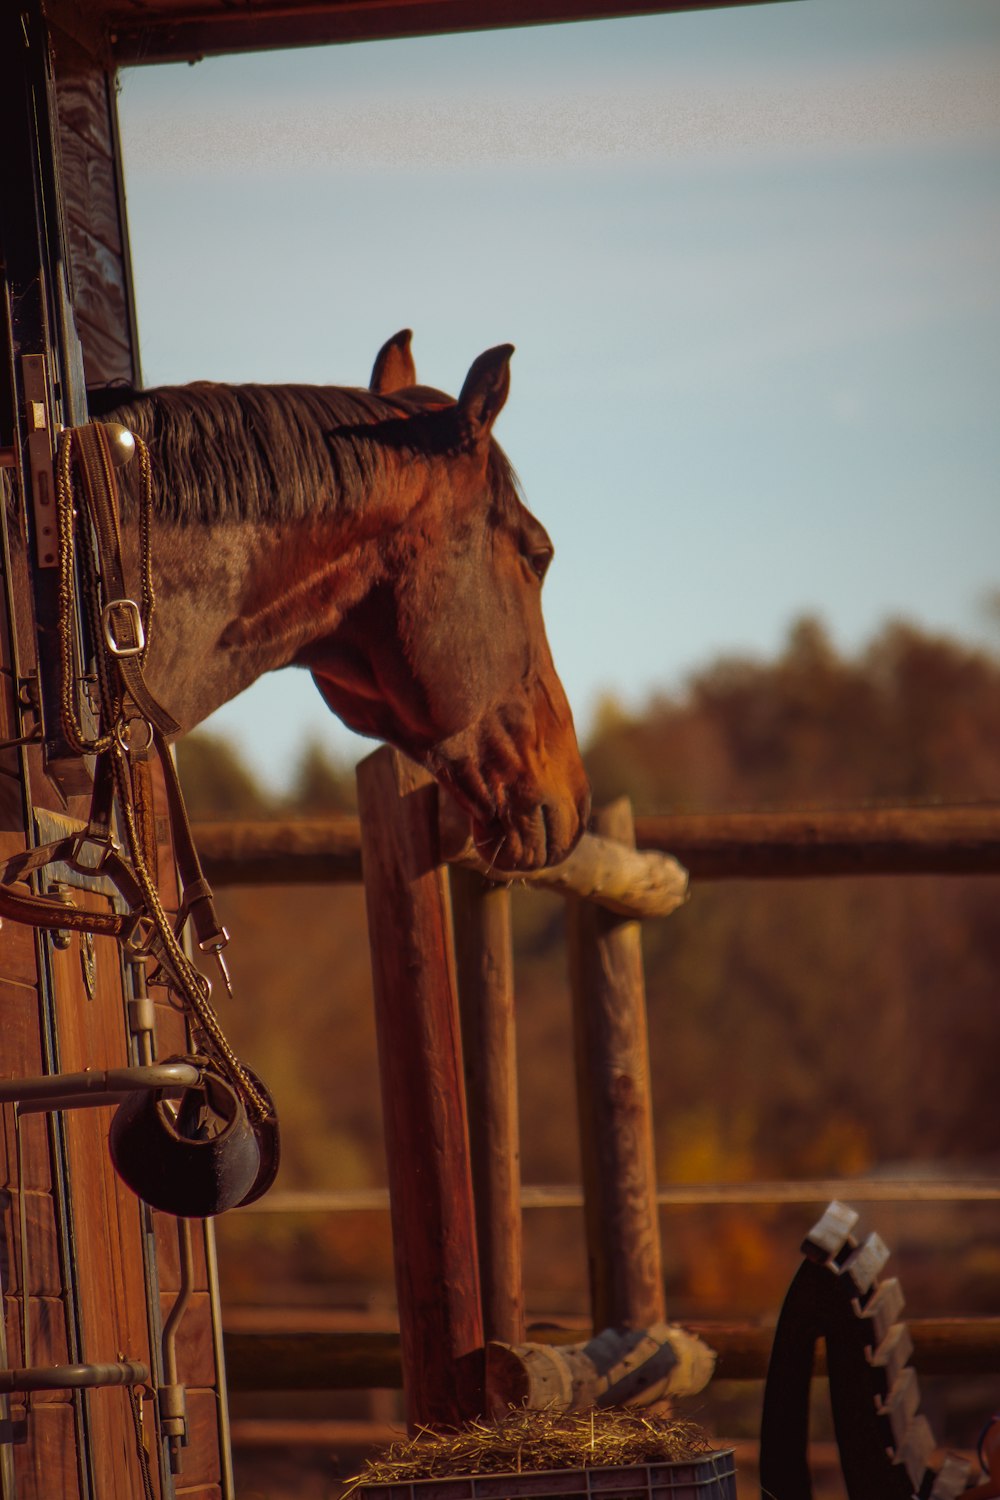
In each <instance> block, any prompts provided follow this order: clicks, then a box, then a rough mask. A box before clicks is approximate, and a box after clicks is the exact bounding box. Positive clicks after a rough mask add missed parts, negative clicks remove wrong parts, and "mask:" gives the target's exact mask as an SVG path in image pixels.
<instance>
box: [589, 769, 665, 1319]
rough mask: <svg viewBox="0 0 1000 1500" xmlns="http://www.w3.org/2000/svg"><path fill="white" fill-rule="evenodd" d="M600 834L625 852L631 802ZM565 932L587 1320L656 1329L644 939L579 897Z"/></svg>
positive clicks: (602, 816) (607, 816)
mask: <svg viewBox="0 0 1000 1500" xmlns="http://www.w3.org/2000/svg"><path fill="white" fill-rule="evenodd" d="M594 826H595V827H596V828H597V829H598V832H599V833H600V834H601V835H602V836H603V837H604V838H606V839H615V840H618V841H620V842H621V843H623V844H626V845H627V844H629V843H630V842H631V841H632V840H633V838H634V833H633V828H632V809H631V807H630V805H629V803H628V801H627V799H626V798H624V797H623V798H620V799H619V800H618V801H617V802H613V803H612V804H611V805H610V806H609V807H605V808H601V809H599V810H598V811H597V812H595V814H594ZM567 928H568V930H567V942H568V946H569V969H570V985H571V988H572V992H573V1036H574V1048H575V1055H576V1092H577V1112H578V1116H579V1128H580V1157H581V1165H582V1168H583V1192H584V1220H585V1223H586V1230H587V1259H588V1267H589V1272H590V1295H591V1316H592V1318H593V1323H594V1327H595V1328H598V1329H603V1328H621V1327H625V1328H650V1327H652V1326H653V1324H654V1323H661V1322H663V1320H664V1318H665V1317H666V1310H665V1306H664V1296H663V1271H662V1266H661V1261H660V1230H659V1220H658V1215H657V1206H656V1163H655V1160H654V1150H653V1110H652V1097H651V1091H650V1075H649V1039H648V1034H647V1025H646V985H645V979H644V977H643V968H642V939H641V931H640V927H639V924H638V922H632V921H626V920H624V919H623V918H621V917H617V916H615V915H614V914H613V913H612V912H608V911H604V910H602V909H601V908H600V907H598V906H595V905H594V904H593V903H592V902H585V901H582V900H581V899H580V898H579V897H574V898H573V899H572V900H571V901H570V902H569V903H568V906H567Z"/></svg>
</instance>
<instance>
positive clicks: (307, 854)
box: [194, 816, 361, 886]
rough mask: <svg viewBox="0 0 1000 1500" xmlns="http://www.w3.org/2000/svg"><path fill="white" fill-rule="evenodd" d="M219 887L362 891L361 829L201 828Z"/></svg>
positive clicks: (336, 824)
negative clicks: (326, 887) (324, 887)
mask: <svg viewBox="0 0 1000 1500" xmlns="http://www.w3.org/2000/svg"><path fill="white" fill-rule="evenodd" d="M194 836H195V842H196V843H197V845H198V853H199V854H200V856H201V862H202V864H203V866H204V869H205V874H206V876H207V877H208V879H209V880H210V881H211V883H212V884H213V885H218V886H225V885H359V884H360V883H361V823H360V820H359V819H358V818H356V817H353V816H343V817H341V816H337V817H326V818H296V819H295V820H294V821H289V820H284V821H281V822H273V823H270V822H269V823H263V822H262V823H249V822H240V823H195V824H194Z"/></svg>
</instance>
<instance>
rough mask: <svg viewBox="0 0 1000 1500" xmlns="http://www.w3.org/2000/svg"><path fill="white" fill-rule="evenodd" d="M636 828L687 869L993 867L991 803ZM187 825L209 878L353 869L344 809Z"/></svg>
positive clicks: (287, 881) (673, 818) (671, 817)
mask: <svg viewBox="0 0 1000 1500" xmlns="http://www.w3.org/2000/svg"><path fill="white" fill-rule="evenodd" d="M442 803H444V799H443V798H442ZM443 820H444V821H445V823H446V826H445V829H444V833H445V835H446V836H445V839H444V853H445V858H451V857H453V856H456V857H458V856H461V857H463V858H470V859H474V858H475V856H474V855H473V854H472V853H471V851H470V850H469V847H468V843H467V830H462V829H458V830H457V831H456V828H455V827H454V819H453V815H452V814H451V813H450V812H445V813H443ZM635 828H636V843H637V845H638V847H639V851H640V856H641V854H642V852H643V851H652V850H660V851H662V852H663V853H665V854H668V855H672V856H673V857H674V858H675V859H676V860H679V861H680V864H681V865H683V866H684V868H685V869H687V870H688V871H690V873H691V875H692V876H693V877H695V878H696V879H698V880H744V879H746V880H759V879H764V880H767V879H793V878H796V877H800V876H801V877H806V876H821V875H995V874H997V873H1000V805H998V804H996V803H987V804H983V805H981V806H977V805H969V806H961V807H958V806H951V807H882V808H871V807H864V808H843V809H839V810H837V811H835V812H803V811H798V810H792V811H790V812H743V813H698V814H686V813H665V814H658V815H656V816H647V817H638V818H636V820H635ZM195 836H196V839H197V842H198V848H199V851H200V853H201V856H202V862H203V864H204V866H205V873H206V874H207V876H208V878H209V880H211V881H212V883H213V884H214V885H219V886H223V885H295V884H299V885H305V884H317V883H323V882H353V883H355V884H357V883H359V882H360V880H361V831H360V826H359V822H358V819H357V818H355V817H349V816H346V815H345V816H338V817H329V818H306V819H302V820H297V821H296V822H294V823H291V822H285V823H197V824H195ZM581 848H582V850H583V854H582V855H581V856H580V857H579V858H578V859H577V865H576V866H575V867H574V866H573V865H572V864H571V861H567V865H570V869H569V872H568V874H567V871H566V865H561V866H556V868H555V870H554V871H545V872H541V873H536V874H535V875H534V876H532V877H530V878H531V880H532V881H533V883H536V884H538V883H548V884H549V885H553V886H554V887H555V888H556V889H566V888H567V882H568V883H569V887H570V888H571V887H572V882H573V880H574V879H575V878H576V876H575V875H574V869H578V868H579V867H580V865H581V862H582V863H586V856H587V851H588V849H590V850H591V853H593V845H591V844H589V843H588V840H587V838H586V836H585V838H584V839H583V840H582V841H581ZM463 850H464V854H463ZM572 858H573V856H571V860H572ZM560 872H561V873H560ZM560 882H562V884H560ZM626 889H627V887H626ZM584 894H586V892H584ZM594 894H595V899H599V898H600V897H599V893H594ZM675 904H676V903H675ZM635 914H636V915H642V913H641V912H636V913H635Z"/></svg>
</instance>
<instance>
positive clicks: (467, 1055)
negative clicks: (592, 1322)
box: [449, 865, 524, 1344]
mask: <svg viewBox="0 0 1000 1500" xmlns="http://www.w3.org/2000/svg"><path fill="white" fill-rule="evenodd" d="M449 881H450V885H451V907H452V922H453V928H454V934H455V963H456V969H457V974H458V998H459V1007H460V1011H461V1017H462V1051H463V1055H464V1059H465V1091H466V1100H467V1108H468V1115H469V1141H470V1146H471V1153H472V1186H473V1193H474V1196H475V1202H476V1232H477V1238H478V1243H479V1275H480V1281H481V1284H482V1299H483V1332H484V1334H485V1337H486V1340H487V1341H489V1340H490V1339H500V1340H502V1341H503V1342H504V1343H511V1344H519V1343H523V1341H524V1289H523V1273H522V1262H523V1254H522V1232H521V1151H520V1141H519V1133H518V1120H517V1057H516V1048H515V1035H514V955H513V950H512V943H511V925H510V894H509V892H508V891H506V890H505V889H504V888H503V887H502V886H497V885H493V884H491V883H490V881H488V880H484V879H483V877H482V876H481V875H479V874H477V873H476V871H475V870H463V869H461V868H460V867H459V866H457V865H454V866H452V868H451V870H450V871H449Z"/></svg>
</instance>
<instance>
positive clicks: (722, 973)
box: [180, 619, 1000, 1315]
mask: <svg viewBox="0 0 1000 1500" xmlns="http://www.w3.org/2000/svg"><path fill="white" fill-rule="evenodd" d="M585 755H586V760H587V763H588V767H589V770H590V774H591V778H592V783H593V787H594V794H595V800H596V801H601V800H606V799H609V798H611V797H614V796H617V795H619V794H621V793H627V794H628V795H629V796H631V798H632V799H633V803H634V806H635V809H636V811H637V812H669V811H671V810H681V809H683V810H685V811H689V810H690V811H693V810H700V811H713V810H722V809H734V808H762V807H771V808H778V807H799V808H805V807H810V808H817V807H832V806H837V805H838V804H841V805H855V806H856V805H858V804H861V803H866V802H883V803H892V804H900V803H926V802H931V801H942V802H966V803H968V802H973V803H975V802H983V801H990V800H995V799H997V798H998V797H1000V659H998V657H997V656H996V655H995V654H993V653H991V652H989V651H987V650H985V649H982V648H976V647H973V646H971V645H968V644H966V643H963V642H960V641H957V640H953V639H948V638H945V637H942V636H936V635H931V634H928V633H927V632H925V631H923V630H921V629H919V628H918V627H916V626H913V625H908V624H904V623H893V624H891V625H888V626H887V627H885V628H884V629H883V630H882V631H881V632H880V633H879V634H878V635H877V637H876V638H875V639H874V640H872V642H871V643H870V644H869V645H868V646H867V647H866V648H865V649H864V650H862V651H861V652H859V653H858V654H857V655H854V656H845V655H844V654H842V653H841V652H838V651H837V650H836V648H835V647H834V645H833V644H832V643H831V641H830V639H829V637H828V636H827V634H826V633H825V631H824V629H823V627H822V626H821V625H820V624H819V623H818V622H817V621H816V620H813V619H803V620H800V621H799V622H798V623H796V624H795V625H794V627H793V628H792V629H791V631H790V633H789V635H788V638H787V641H786V643H785V645H784V647H783V649H782V651H781V652H780V654H779V655H778V656H777V657H776V659H774V660H772V661H760V660H751V659H743V658H735V657H734V658H725V659H721V660H718V661H716V662H714V663H713V664H711V665H710V666H708V667H707V668H705V669H704V670H702V671H700V672H698V673H696V674H694V675H693V676H692V677H691V678H690V680H689V681H688V683H687V684H686V686H685V688H684V690H683V691H682V692H680V693H678V694H676V695H672V696H667V695H661V696H659V697H656V698H654V699H653V700H652V701H651V702H650V703H649V704H648V705H647V706H646V707H645V709H644V710H643V711H641V712H638V713H631V712H627V711H626V710H625V709H624V708H622V707H621V705H620V704H617V703H616V702H615V701H614V700H613V699H608V700H607V701H606V703H605V704H604V705H603V708H602V710H601V712H600V714H599V716H598V722H597V724H596V728H595V731H594V734H593V737H592V740H591V743H590V744H589V745H588V746H587V748H586V752H585ZM180 765H181V773H182V776H183V779H184V784H185V787H186V790H187V792H188V796H189V799H190V805H191V811H192V815H193V816H195V817H203V818H207V817H248V818H257V817H272V816H282V817H287V816H290V815H294V814H296V813H301V814H303V815H313V816H315V815H317V814H323V813H335V812H338V811H346V810H350V809H351V807H352V806H353V775H352V773H351V772H350V771H349V770H348V769H346V768H345V767H343V766H341V765H338V764H336V763H335V762H333V761H331V760H330V759H329V758H328V757H327V756H326V755H325V754H324V752H323V751H322V750H321V749H320V748H319V747H317V746H315V745H313V746H308V747H307V748H306V750H305V751H304V753H303V756H302V758H301V760H300V762H299V764H298V766H297V767H296V768H295V770H294V774H293V778H292V782H291V785H290V788H289V790H288V792H287V793H284V794H282V795H281V796H278V795H276V794H274V793H270V792H268V791H267V790H265V789H264V788H262V787H261V786H260V785H259V784H258V783H257V782H256V781H255V780H254V778H253V777H252V776H251V774H250V773H249V771H248V770H247V768H246V766H245V764H244V763H243V762H242V761H241V759H240V757H239V755H238V753H237V751H236V750H234V749H233V747H231V746H228V745H226V744H223V743H222V742H220V741H218V740H214V739H212V738H211V737H210V736H208V735H197V734H196V735H194V736H192V737H190V738H189V739H188V740H186V741H185V742H184V743H183V744H182V746H181V749H180ZM515 895H516V899H515V937H516V949H517V961H516V974H517V1005H518V1028H519V1037H518V1047H519V1069H520V1079H521V1098H522V1103H521V1110H522V1170H523V1178H524V1180H525V1181H526V1182H534V1183H542V1182H554V1183H558V1182H572V1181H576V1180H578V1174H579V1162H578V1155H577V1146H576V1124H575V1104H574V1100H573V1094H572V1066H571V1061H570V1060H571V1058H572V1043H571V1036H570V1029H569V1026H570V1022H569V1012H570V1008H569V997H568V991H567V985H566V977H565V950H564V944H563V908H562V903H561V901H559V900H558V899H557V898H552V897H546V896H544V895H541V894H539V893H537V892H525V891H522V892H520V893H515ZM221 896H222V903H221V904H222V906H223V910H224V920H225V921H226V923H227V925H228V927H229V929H230V931H231V932H232V934H233V944H232V946H231V948H230V953H231V955H232V958H231V962H232V967H233V970H234V975H235V980H236V986H237V995H238V996H239V997H240V1002H241V1003H240V1008H239V1010H238V1012H237V1014H236V1015H235V1016H233V1017H231V1018H230V1017H229V1016H227V1018H226V1019H227V1024H229V1027H230V1031H231V1034H232V1036H233V1040H234V1042H235V1043H236V1045H237V1046H238V1047H239V1048H240V1049H241V1050H242V1052H243V1053H244V1055H245V1056H246V1057H247V1059H248V1061H249V1062H250V1063H251V1064H252V1065H253V1066H255V1067H257V1068H258V1069H259V1071H260V1072H261V1073H262V1074H263V1076H265V1077H266V1079H267V1081H268V1083H269V1084H270V1085H271V1087H272V1089H273V1091H274V1093H275V1096H276V1098H277V1101H278V1104H279V1109H280V1113H281V1117H282V1123H283V1130H284V1159H283V1168H282V1178H281V1182H280V1184H279V1185H281V1186H284V1187H294V1186H302V1187H340V1188H347V1187H360V1186H365V1185H369V1184H375V1183H381V1182H383V1181H384V1162H383V1158H382V1147H381V1133H380V1123H379V1103H378V1082H377V1068H376V1062H375V1043H374V1029H373V1022H372V1007H371V993H370V983H369V977H368V953H367V939H366V935H365V921H364V900H363V893H362V892H361V891H360V890H356V889H349V888H343V887H341V888H333V889H325V890H319V889H303V888H295V889H285V890H267V891H264V890H245V891H237V890H231V891H225V892H222V893H221ZM643 940H644V951H645V960H646V979H647V993H648V1005H649V1017H650V1046H651V1056H652V1069H653V1077H654V1096H655V1110H656V1122H657V1124H656V1144H657V1157H658V1162H657V1166H658V1174H659V1179H660V1181H661V1182H671V1181H674V1182H676V1181H695V1182H712V1181H718V1182H731V1181H740V1180H750V1179H754V1178H776V1177H816V1176H826V1175H830V1176H838V1175H842V1174H851V1173H860V1172H865V1173H868V1172H878V1171H888V1172H893V1173H895V1174H897V1175H910V1174H912V1173H913V1172H914V1171H916V1170H932V1171H937V1172H953V1173H958V1174H961V1173H963V1172H966V1173H967V1172H972V1171H982V1170H985V1169H988V1168H989V1167H991V1166H992V1168H993V1169H994V1170H995V1168H996V1165H997V1162H998V1160H1000V1112H998V1111H997V1109H996V1105H995V1092H996V1082H995V1076H996V1069H997V1035H998V1028H997V1008H998V1007H997V1001H998V988H1000V986H998V976H1000V921H998V919H997V912H996V899H995V883H994V881H993V880H991V879H988V878H979V879H972V878H961V877H940V878H935V877H907V878H899V877H867V878H863V879H861V878H858V879H830V880H818V881H799V882H792V881H766V882H757V883H754V882H723V883H718V884H710V883H709V884H704V885H700V886H696V887H695V888H694V890H693V893H692V898H691V900H690V902H689V903H688V904H687V905H686V906H685V907H684V908H682V909H681V910H680V911H679V912H678V913H676V914H675V915H673V916H672V917H670V918H669V919H667V920H664V921H660V922H651V923H648V924H647V925H646V927H645V929H644V936H643ZM789 1212H790V1211H787V1210H786V1211H779V1210H760V1211H756V1210H755V1211H754V1212H748V1211H745V1210H735V1209H729V1210H723V1209H712V1210H706V1211H704V1212H700V1211H699V1212H692V1211H690V1210H688V1211H685V1212H681V1211H677V1210H674V1211H670V1213H669V1214H668V1215H666V1216H665V1221H664V1238H665V1256H666V1272H667V1276H668V1292H669V1295H670V1298H671V1302H670V1305H671V1307H672V1310H673V1311H674V1312H676V1313H677V1314H678V1315H682V1314H683V1311H684V1310H687V1313H688V1315H691V1314H692V1313H701V1314H703V1315H713V1314H715V1315H719V1314H728V1313H731V1312H739V1311H746V1310H755V1311H763V1310H766V1309H767V1308H773V1307H774V1306H776V1303H777V1301H778V1300H780V1295H781V1288H782V1287H783V1285H784V1284H785V1282H786V1281H787V1272H788V1266H789V1261H788V1256H787V1254H786V1255H785V1256H784V1258H781V1257H778V1260H777V1263H776V1249H775V1247H776V1245H779V1244H784V1246H785V1247H786V1249H787V1247H788V1246H789V1245H790V1246H791V1250H792V1255H793V1264H794V1250H795V1247H796V1245H797V1239H798V1238H800V1237H801V1234H800V1229H801V1221H802V1220H803V1219H804V1218H805V1217H807V1216H808V1214H809V1210H808V1209H802V1210H796V1211H795V1213H794V1214H792V1216H791V1220H789ZM881 1212H882V1217H881V1218H880V1221H879V1224H878V1227H879V1229H880V1232H882V1233H883V1237H884V1238H886V1239H888V1240H889V1242H890V1244H893V1246H894V1249H895V1248H899V1246H900V1241H901V1240H902V1242H903V1246H904V1248H905V1245H906V1244H907V1243H910V1244H911V1249H912V1256H911V1260H912V1265H911V1269H910V1273H909V1274H910V1280H909V1281H908V1282H907V1291H908V1294H909V1296H910V1299H911V1303H912V1302H913V1301H914V1300H916V1301H917V1303H918V1304H919V1302H920V1300H921V1298H923V1299H924V1301H925V1302H926V1303H927V1304H928V1306H927V1308H926V1310H928V1311H936V1310H941V1311H947V1312H951V1313H956V1312H960V1311H975V1310H976V1309H982V1308H983V1307H984V1305H985V1306H987V1307H989V1306H991V1305H995V1302H996V1295H997V1284H998V1281H1000V1251H998V1250H997V1249H996V1248H995V1247H996V1244H997V1239H998V1236H997V1229H998V1223H997V1213H996V1206H995V1205H992V1206H991V1205H986V1206H980V1207H979V1208H971V1209H968V1210H963V1211H961V1212H955V1213H952V1212H951V1210H949V1212H948V1215H947V1217H946V1218H944V1217H942V1215H941V1212H940V1210H937V1211H935V1212H936V1215H937V1217H936V1219H935V1220H934V1222H935V1223H936V1224H937V1226H938V1227H937V1229H936V1230H935V1233H936V1234H937V1238H938V1241H939V1246H940V1248H941V1251H942V1253H943V1254H946V1255H947V1257H948V1266H949V1270H948V1274H947V1276H945V1277H944V1279H943V1280H942V1272H941V1262H940V1259H939V1258H938V1259H934V1265H933V1267H931V1265H930V1262H928V1270H927V1275H926V1277H925V1278H924V1279H923V1280H921V1272H920V1266H921V1264H922V1263H923V1262H922V1260H921V1257H922V1256H923V1257H924V1258H925V1259H926V1256H925V1249H926V1245H925V1241H926V1238H927V1234H928V1233H929V1231H928V1228H927V1226H928V1224H929V1223H930V1222H931V1221H930V1219H928V1217H927V1215H924V1216H923V1217H921V1214H920V1213H919V1212H917V1213H911V1214H910V1215H909V1217H906V1216H903V1215H902V1214H900V1213H898V1212H897V1211H896V1210H882V1211H881ZM230 1220H232V1221H233V1222H232V1223H230V1222H229V1221H230ZM790 1222H791V1224H792V1225H793V1226H798V1228H795V1227H792V1228H791V1229H789V1227H788V1226H789V1223H790ZM921 1226H922V1227H921ZM526 1234H527V1245H526V1254H527V1272H526V1274H527V1283H528V1294H529V1301H530V1302H531V1303H532V1304H533V1305H534V1306H535V1307H536V1308H546V1309H548V1310H550V1311H558V1310H560V1309H562V1310H566V1309H568V1308H573V1307H575V1308H576V1310H578V1311H582V1310H583V1307H584V1287H585V1278H586V1269H585V1255H584V1250H583V1246H582V1242H581V1233H580V1222H579V1216H578V1215H576V1214H571V1213H569V1212H568V1211H559V1212H556V1211H553V1212H538V1213H536V1214H533V1215H531V1216H529V1218H528V1221H527V1225H526ZM893 1234H895V1235H896V1239H895V1241H894V1240H893V1238H892V1235H893ZM221 1243H222V1249H223V1257H224V1267H225V1285H226V1286H227V1288H228V1289H229V1295H230V1296H231V1297H233V1298H235V1299H236V1300H239V1298H240V1297H244V1296H245V1297H247V1298H249V1299H254V1300H256V1299H258V1298H260V1297H261V1296H263V1295H265V1293H264V1292H263V1291H262V1288H263V1287H264V1286H265V1285H267V1286H270V1288H271V1290H272V1292H274V1289H275V1287H277V1286H279V1285H280V1286H281V1287H282V1288H283V1291H282V1293H281V1294H280V1295H279V1298H278V1300H281V1296H284V1297H286V1298H288V1297H292V1296H297V1295H321V1296H322V1295H327V1294H329V1295H330V1296H333V1295H336V1292H335V1288H336V1287H338V1286H339V1287H341V1288H343V1287H344V1286H356V1287H359V1288H360V1287H365V1288H369V1289H370V1288H372V1287H373V1286H378V1285H388V1284H389V1283H391V1257H390V1247H389V1237H388V1226H387V1224H386V1222H385V1219H384V1216H379V1215H376V1214H371V1215H360V1216H356V1217H353V1218H351V1219H350V1220H349V1219H348V1218H347V1217H346V1216H339V1217H337V1218H327V1219H324V1220H320V1219H309V1220H306V1219H305V1218H302V1219H288V1220H284V1219H282V1220H280V1221H279V1220H274V1221H271V1220H264V1219H262V1218H256V1219H253V1218H251V1217H249V1216H245V1217H242V1218H241V1217H240V1216H238V1215H236V1216H227V1221H226V1222H225V1223H224V1224H223V1226H222V1230H221ZM776 1264H777V1269H776ZM303 1284H306V1285H311V1286H312V1288H313V1291H312V1293H308V1294H307V1293H302V1291H301V1288H302V1286H303ZM323 1288H326V1291H325V1292H324V1291H323V1290H322V1289H323ZM317 1289H320V1290H317ZM932 1303H940V1304H941V1306H940V1307H938V1306H936V1305H934V1306H932V1305H930V1304H932Z"/></svg>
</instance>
